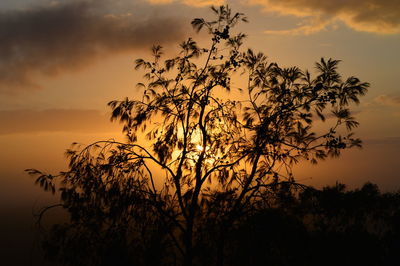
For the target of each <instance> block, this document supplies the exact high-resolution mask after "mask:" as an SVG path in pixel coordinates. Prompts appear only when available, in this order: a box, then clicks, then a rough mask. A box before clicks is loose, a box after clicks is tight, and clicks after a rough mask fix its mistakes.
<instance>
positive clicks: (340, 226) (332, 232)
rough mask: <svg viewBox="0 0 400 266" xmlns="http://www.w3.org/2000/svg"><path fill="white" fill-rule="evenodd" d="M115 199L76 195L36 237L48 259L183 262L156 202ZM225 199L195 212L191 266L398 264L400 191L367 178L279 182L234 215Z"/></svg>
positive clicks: (61, 261)
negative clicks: (320, 183)
mask: <svg viewBox="0 0 400 266" xmlns="http://www.w3.org/2000/svg"><path fill="white" fill-rule="evenodd" d="M119 192H120V193H123V192H122V191H119ZM116 194H118V193H117V192H116ZM125 196H126V197H125ZM118 197H120V198H118V200H115V201H109V204H110V205H107V204H106V205H99V204H96V203H94V202H92V203H89V202H86V203H83V200H84V199H82V202H80V203H79V206H77V204H71V205H70V206H68V207H67V210H68V211H69V212H70V214H71V221H70V222H68V223H65V224H59V225H54V226H53V227H52V228H51V230H49V231H46V233H43V234H42V237H43V239H42V246H43V248H44V251H45V253H46V256H47V259H49V260H50V261H53V262H54V263H55V264H56V263H59V264H60V265H110V266H111V265H181V264H182V262H181V254H180V251H179V250H177V247H176V245H175V243H174V242H173V241H174V240H173V239H172V238H171V235H170V230H171V227H173V225H171V224H166V223H165V221H164V220H163V218H162V217H160V215H159V212H158V211H157V210H156V206H151V205H148V204H146V199H145V198H144V197H143V195H140V193H138V194H137V195H129V196H128V195H124V196H123V197H121V194H119V196H118ZM98 200H99V201H100V199H98ZM103 200H104V199H103ZM109 200H112V198H110V199H109ZM127 202H130V203H129V204H126V203H127ZM231 203H232V201H231V195H229V194H215V195H214V196H213V204H212V205H209V206H204V208H205V209H203V210H202V212H201V213H202V215H201V216H200V215H199V216H198V217H197V221H196V224H197V225H198V226H197V227H196V228H195V230H194V234H193V242H194V251H193V265H398V262H399V259H400V253H399V252H398V251H399V250H400V193H380V191H379V190H378V187H377V186H376V185H374V184H371V183H367V184H365V185H364V186H363V187H362V188H361V189H355V190H350V191H346V190H345V186H344V185H342V184H337V185H336V186H331V187H325V188H324V189H322V190H317V189H314V188H310V187H307V188H306V187H299V186H297V185H293V184H289V183H281V184H279V185H276V186H275V187H273V188H272V189H271V191H270V192H268V193H266V194H264V195H262V197H260V198H259V199H257V200H256V201H254V202H252V203H251V204H247V205H246V206H243V208H242V209H241V210H240V211H238V212H237V213H235V214H234V215H233V214H231V213H229V211H228V210H229V209H230V205H231Z"/></svg>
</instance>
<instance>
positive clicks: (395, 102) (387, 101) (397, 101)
mask: <svg viewBox="0 0 400 266" xmlns="http://www.w3.org/2000/svg"><path fill="white" fill-rule="evenodd" d="M374 102H376V103H378V104H382V105H387V106H399V107H400V96H398V95H386V94H382V95H379V96H378V97H376V98H374Z"/></svg>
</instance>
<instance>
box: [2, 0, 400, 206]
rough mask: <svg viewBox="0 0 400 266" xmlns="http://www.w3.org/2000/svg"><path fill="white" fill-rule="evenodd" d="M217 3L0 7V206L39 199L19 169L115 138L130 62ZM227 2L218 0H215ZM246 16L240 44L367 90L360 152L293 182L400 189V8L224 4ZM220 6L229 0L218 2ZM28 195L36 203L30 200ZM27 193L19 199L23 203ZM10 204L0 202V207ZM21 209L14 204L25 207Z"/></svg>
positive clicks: (260, 1) (59, 163)
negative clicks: (332, 62)
mask: <svg viewBox="0 0 400 266" xmlns="http://www.w3.org/2000/svg"><path fill="white" fill-rule="evenodd" d="M211 2H212V3H216V2H215V1H207V0H204V1H192V0H182V1H180V0H151V1H145V0H140V1H139V0H136V1H135V0H115V1H112V0H101V1H83V0H73V1H66V0H65V1H61V0H60V1H50V0H20V1H11V0H4V1H2V2H1V3H0V12H1V14H2V15H1V16H0V39H2V42H1V43H0V144H1V147H3V152H2V153H1V154H0V161H1V162H2V163H1V165H0V180H1V181H0V182H2V186H1V187H2V188H1V197H2V198H1V200H2V201H3V202H5V201H8V200H15V199H16V198H15V194H13V192H11V191H14V190H16V189H19V190H21V191H23V193H22V194H24V195H25V196H22V197H21V196H18V197H19V199H18V202H25V203H24V204H27V203H28V202H31V201H32V197H33V198H35V197H40V196H38V195H39V194H38V193H37V192H36V190H34V189H32V190H30V189H31V188H33V182H32V180H31V179H29V177H27V176H26V175H25V174H24V173H23V169H25V168H29V167H33V168H40V169H45V170H46V169H48V170H51V171H56V170H62V168H63V167H64V166H65V161H64V157H63V152H64V150H65V149H66V148H68V146H69V144H70V143H71V142H73V141H77V142H82V143H90V142H91V141H94V140H97V139H101V138H109V137H113V136H114V137H115V136H117V137H121V135H120V133H119V128H120V127H119V126H118V125H117V124H111V123H110V122H109V121H108V117H109V109H108V108H107V106H106V104H107V102H109V101H110V100H114V99H121V98H123V97H125V96H129V97H137V95H138V91H137V90H136V89H135V86H134V85H135V83H136V82H138V81H141V80H142V79H141V73H136V72H134V70H133V60H134V59H136V58H137V57H141V56H146V53H147V51H148V49H147V48H148V47H150V46H151V45H152V44H153V43H162V44H163V45H164V46H165V47H166V51H167V54H168V55H172V54H173V53H174V51H176V46H177V45H178V43H179V42H180V41H182V40H183V39H184V38H186V37H187V36H193V37H194V38H195V39H199V40H200V41H201V42H204V39H203V38H202V36H201V35H200V36H199V35H196V34H195V33H194V32H193V31H192V30H191V28H190V24H189V22H190V20H191V19H192V18H193V17H202V16H207V15H208V14H209V12H208V5H209V4H210V3H211ZM220 2H221V3H223V2H224V1H220ZM227 2H228V3H229V4H230V5H231V6H232V7H233V8H234V9H235V10H238V11H240V12H244V13H245V14H246V15H247V16H248V17H249V20H250V23H249V24H246V25H243V26H241V27H240V30H242V31H244V32H246V33H247V34H248V35H249V37H248V41H247V45H248V46H250V47H252V48H253V49H254V50H260V51H263V52H264V53H266V54H267V55H268V56H269V58H270V60H271V61H276V62H278V63H279V64H280V65H282V66H293V65H297V66H299V67H301V68H303V69H304V68H308V69H310V71H312V70H313V64H314V62H315V61H317V60H319V59H320V58H321V57H332V58H335V59H341V60H343V62H342V63H341V65H340V68H339V69H341V72H342V73H343V76H349V75H355V76H357V77H359V78H360V79H361V80H362V81H367V82H370V83H371V89H370V92H369V93H368V95H367V96H366V97H364V98H363V99H362V102H361V104H360V106H358V107H357V108H356V110H357V113H356V116H357V118H358V120H359V121H360V122H361V126H360V128H359V129H358V130H357V133H358V135H359V136H360V137H362V138H363V139H364V141H365V144H364V149H363V150H354V151H348V152H345V153H344V154H343V156H342V158H341V159H335V160H330V161H327V162H323V163H321V164H320V165H318V166H309V165H306V166H304V165H302V167H300V168H301V169H299V170H297V171H296V172H297V173H298V178H299V180H305V181H304V182H306V183H310V184H314V185H318V186H321V185H325V184H332V183H334V182H335V181H336V180H339V181H341V182H344V183H347V184H350V185H351V186H360V185H361V184H363V183H364V182H366V181H372V182H376V183H378V184H380V185H381V187H382V188H383V189H387V190H393V189H398V188H400V179H399V178H400V176H398V174H397V173H398V172H399V171H400V166H399V164H398V163H397V161H398V160H397V158H400V88H399V86H398V82H397V78H398V75H399V74H400V67H399V65H398V62H399V61H400V53H399V52H398V47H400V6H399V2H398V1H396V0H379V1H378V0H371V1H362V0H353V1H333V0H330V1H328V0H327V1H316V0H290V1H289V0H287V1H286V0H284V1H278V0H242V1H239V0H238V1H227ZM225 3H226V2H225ZM30 193H31V194H32V193H33V194H34V195H33V194H32V195H33V196H32V195H31V196H28V195H30ZM24 197H25V198H26V199H25V201H24ZM7 199H8V200H7ZM21 204H22V203H21Z"/></svg>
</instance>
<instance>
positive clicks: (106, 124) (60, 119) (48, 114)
mask: <svg viewBox="0 0 400 266" xmlns="http://www.w3.org/2000/svg"><path fill="white" fill-rule="evenodd" d="M0 125H1V126H0V135H5V134H19V133H21V134H25V133H37V132H80V133H99V132H112V131H115V132H119V131H120V125H119V124H117V123H111V122H110V120H109V117H108V116H106V115H103V114H101V113H100V112H99V111H97V110H83V109H48V110H42V111H39V110H8V111H0Z"/></svg>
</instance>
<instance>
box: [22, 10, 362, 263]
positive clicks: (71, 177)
mask: <svg viewBox="0 0 400 266" xmlns="http://www.w3.org/2000/svg"><path fill="white" fill-rule="evenodd" d="M212 12H213V13H214V15H215V17H216V18H215V20H205V19H200V18H196V19H194V20H193V21H192V26H193V28H194V29H195V30H196V31H197V32H199V31H201V30H205V31H206V32H207V33H208V34H209V36H210V45H209V47H207V48H203V47H199V45H198V44H197V43H196V42H195V41H194V40H193V39H192V38H189V39H188V40H186V41H184V42H182V43H181V44H180V52H179V54H178V55H177V56H176V57H173V58H170V59H166V60H162V57H163V50H162V48H161V47H160V46H154V47H153V48H152V59H150V60H145V59H137V60H136V69H138V70H139V69H140V70H143V71H144V72H145V75H144V78H145V80H146V82H143V83H138V88H140V89H141V90H142V91H143V96H142V97H141V99H139V98H134V99H129V98H126V99H125V100H121V101H112V102H110V103H109V106H110V107H111V108H112V117H111V119H112V120H118V121H119V122H121V123H122V124H123V131H124V133H125V135H126V137H127V140H126V142H117V141H113V140H108V141H98V142H96V143H94V144H91V145H89V146H85V147H79V146H74V147H73V148H72V149H70V150H68V152H67V155H68V158H69V169H68V170H67V171H66V172H62V173H60V175H58V176H53V175H48V174H44V173H41V172H39V171H36V170H29V172H30V173H31V174H33V175H37V182H38V183H39V185H40V186H42V187H43V188H44V189H45V190H52V191H53V192H54V191H55V190H56V180H58V179H59V180H61V184H60V187H59V188H58V190H59V191H60V193H61V198H60V203H61V205H62V206H63V208H65V209H66V210H67V212H68V213H69V214H70V218H71V220H70V223H69V224H66V225H64V226H58V227H55V228H54V229H53V234H52V236H55V237H56V238H55V241H50V242H51V243H50V242H48V246H49V247H52V248H53V252H52V253H53V254H56V255H57V256H58V257H60V256H61V257H63V259H64V262H65V263H67V264H68V263H69V264H73V265H79V263H81V264H82V265H110V264H112V265H115V263H116V260H117V259H116V258H118V260H119V261H121V264H126V263H127V261H131V262H132V261H134V262H136V263H138V264H145V265H159V264H166V265H169V264H171V265H175V264H183V265H187V266H188V265H192V264H193V263H194V264H206V263H207V264H208V263H217V264H219V265H223V264H224V263H227V262H224V257H225V255H224V254H225V252H226V241H228V240H229V235H228V234H229V232H230V230H231V229H232V228H236V227H235V226H236V225H237V224H238V223H239V221H241V219H242V218H241V217H247V216H245V215H247V214H251V213H252V212H254V210H256V209H257V208H265V207H266V206H275V205H276V204H277V202H278V200H271V199H272V198H271V197H270V196H269V195H280V196H279V197H280V199H285V201H286V203H284V202H283V201H282V200H280V201H279V204H280V205H281V206H284V205H285V204H286V205H288V204H289V205H290V204H291V203H290V202H292V201H295V196H293V195H292V194H291V193H292V190H293V185H294V184H295V180H294V177H293V174H292V171H291V168H292V166H293V164H295V163H298V162H299V161H301V160H310V161H311V162H312V163H317V162H318V161H319V160H323V159H325V158H327V157H328V156H338V155H339V154H340V152H341V150H343V149H347V148H351V147H353V146H360V144H361V142H360V140H359V139H356V138H353V133H352V130H353V129H354V128H355V127H357V125H358V122H357V121H356V120H355V119H354V118H353V117H352V116H351V112H350V109H349V107H350V105H351V104H353V103H355V104H357V103H358V102H359V97H360V96H362V95H364V94H365V93H366V91H367V88H368V86H369V84H368V83H363V82H361V81H360V80H359V79H357V78H356V77H349V78H347V79H343V78H342V77H341V75H340V74H339V73H338V72H337V67H338V64H339V61H338V60H333V59H328V60H326V59H321V61H320V62H318V63H317V64H316V75H315V76H312V75H311V74H310V73H309V72H308V71H302V70H300V69H299V68H298V67H290V68H282V67H280V66H278V64H276V63H272V62H269V61H268V59H267V57H266V56H265V55H264V54H263V53H256V52H254V51H253V50H251V49H247V50H245V49H243V48H242V47H243V42H244V40H245V37H246V36H245V34H243V33H234V31H233V28H234V26H235V25H236V24H237V23H239V22H242V21H247V19H246V17H245V16H244V15H243V14H242V13H233V12H232V11H231V9H230V8H229V7H228V6H221V7H219V8H214V7H213V8H212ZM233 90H240V91H242V94H241V96H240V99H234V98H233V97H230V96H228V93H229V92H230V91H233ZM315 124H322V125H324V126H319V127H318V128H317V127H316V126H315ZM160 180H162V181H160ZM289 196H293V197H292V198H291V197H289ZM273 201H275V202H273ZM274 204H275V205H274ZM235 230H236V229H235ZM83 232H85V233H83ZM212 232H213V233H212ZM53 240H54V239H53ZM208 240H210V241H209V244H207V245H205V244H204V243H206V242H207V241H208ZM76 243H80V244H79V245H78V246H77V245H76ZM70 244H71V246H70V247H69V248H66V247H68V245H70ZM203 244H204V245H203ZM66 252H72V253H74V254H67V253H66ZM207 252H210V253H209V254H213V256H212V257H209V258H207V259H206V258H204V256H201V255H202V254H207ZM64 253H65V254H64ZM88 253H90V254H96V255H93V256H90V257H89V256H86V254H88ZM139 253H140V254H139ZM77 254H81V255H82V256H77ZM143 254H148V255H143ZM74 258H77V259H78V258H79V259H82V260H79V261H76V260H74ZM156 258H158V260H157V259H156ZM111 261H112V262H111Z"/></svg>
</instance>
